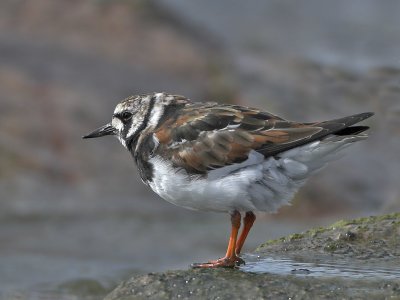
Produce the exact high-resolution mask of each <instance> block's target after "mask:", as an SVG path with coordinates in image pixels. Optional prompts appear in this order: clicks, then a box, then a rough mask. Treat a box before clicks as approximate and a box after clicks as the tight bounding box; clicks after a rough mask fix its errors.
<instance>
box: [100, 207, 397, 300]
mask: <svg viewBox="0 0 400 300" xmlns="http://www.w3.org/2000/svg"><path fill="white" fill-rule="evenodd" d="M399 236H400V213H397V214H390V215H384V216H378V217H368V218H360V219H356V220H352V221H339V222H337V223H335V224H333V225H331V226H329V227H326V228H316V229H312V230H309V231H307V232H304V233H300V234H293V235H290V236H287V237H284V238H281V239H278V240H273V241H268V242H266V243H265V244H263V245H261V246H260V247H259V248H258V249H257V250H256V254H257V257H258V258H259V259H260V258H265V257H268V256H269V255H276V254H280V255H282V253H284V255H285V256H287V257H290V256H292V257H297V259H299V257H302V259H307V260H308V261H310V262H311V261H316V259H317V258H318V260H321V259H323V258H324V257H325V258H328V257H329V258H331V259H332V257H334V258H335V259H338V260H340V259H346V261H347V262H348V264H349V265H351V264H352V263H353V261H354V262H360V261H362V262H363V263H369V262H370V261H373V262H374V267H376V268H379V267H380V262H381V263H382V265H385V266H386V265H388V264H389V265H393V266H395V265H396V264H398V263H399V260H400V251H399V248H400V247H399V246H400V238H399ZM243 270H245V268H240V269H215V270H199V269H193V270H190V269H189V270H179V271H168V272H165V273H150V274H147V275H137V276H133V277H132V278H130V279H129V280H126V281H124V282H122V283H121V284H120V285H119V286H118V287H117V288H116V289H114V291H112V292H111V293H110V294H109V295H108V296H107V297H106V298H105V299H106V300H130V299H132V300H133V299H189V298H193V299H270V298H273V299H316V298H318V299H324V298H330V299H338V298H357V299H367V298H368V299H377V298H379V299H382V298H396V299H397V298H398V297H400V283H399V280H398V279H396V276H393V277H389V276H388V277H384V278H379V277H378V276H377V277H370V278H363V277H362V276H353V277H351V276H343V277H340V276H330V277H329V276H315V275H314V276H313V275H312V274H313V272H312V271H310V270H307V269H298V270H292V272H289V273H288V274H273V273H255V272H243ZM369 271H372V272H373V269H372V270H369ZM296 274H297V275H296ZM399 276H400V273H399ZM397 278H398V277H397Z"/></svg>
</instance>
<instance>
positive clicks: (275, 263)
mask: <svg viewBox="0 0 400 300" xmlns="http://www.w3.org/2000/svg"><path fill="white" fill-rule="evenodd" d="M245 260H246V264H245V265H243V266H241V267H240V270H241V271H243V272H249V273H257V274H262V273H269V274H279V275H289V274H292V275H296V276H315V277H329V278H332V277H342V278H352V279H399V278H400V270H399V268H398V267H396V266H395V265H393V263H390V262H389V261H388V262H365V261H354V260H350V259H340V260H339V259H335V260H333V259H332V260H324V261H323V262H322V261H321V262H319V261H315V259H312V258H310V259H309V260H308V261H299V260H294V259H291V258H288V257H259V256H257V255H246V257H245ZM313 260H314V261H313Z"/></svg>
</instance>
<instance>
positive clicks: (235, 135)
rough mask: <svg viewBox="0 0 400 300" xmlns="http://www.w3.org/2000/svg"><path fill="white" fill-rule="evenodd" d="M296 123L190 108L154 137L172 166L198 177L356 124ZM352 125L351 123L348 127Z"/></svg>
mask: <svg viewBox="0 0 400 300" xmlns="http://www.w3.org/2000/svg"><path fill="white" fill-rule="evenodd" d="M349 118H354V117H348V118H347V119H346V118H343V119H339V120H336V121H331V122H321V123H313V124H311V123H309V124H304V123H296V122H290V121H287V120H284V119H282V118H279V117H277V116H275V115H272V114H270V113H267V112H262V111H259V110H257V109H251V108H247V107H241V106H232V105H218V104H213V103H210V104H194V105H192V106H190V107H187V108H185V109H182V110H180V111H179V112H178V113H176V114H175V115H174V116H173V117H172V116H171V117H170V118H168V119H167V120H165V122H164V124H163V125H162V126H160V127H159V129H158V130H156V132H155V133H154V135H155V137H156V138H157V140H158V141H159V147H158V151H163V153H164V155H167V157H168V158H169V159H171V160H172V162H173V164H174V165H175V166H178V167H182V168H184V169H186V170H187V171H190V172H193V173H198V174H203V173H205V172H206V171H207V170H212V169H217V168H221V167H224V166H227V165H231V164H235V163H240V162H243V161H245V160H246V159H247V158H248V156H249V153H250V151H251V150H255V151H257V152H259V153H261V154H263V155H264V156H265V157H269V156H272V155H277V154H278V153H280V152H282V151H285V150H288V149H291V148H293V147H296V146H299V145H302V144H306V143H309V142H312V141H314V140H317V139H320V138H322V137H323V136H326V135H328V134H330V133H333V132H337V131H340V130H341V129H343V128H346V127H347V126H349V125H351V124H354V123H356V122H357V121H355V120H352V119H349ZM353 121H354V122H353Z"/></svg>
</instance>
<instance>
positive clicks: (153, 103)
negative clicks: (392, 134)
mask: <svg viewBox="0 0 400 300" xmlns="http://www.w3.org/2000/svg"><path fill="white" fill-rule="evenodd" d="M372 115H373V113H370V112H367V113H361V114H357V115H352V116H348V117H344V118H340V119H336V120H331V121H323V122H315V123H298V122H291V121H287V120H285V119H283V118H281V117H278V116H276V115H273V114H271V113H268V112H265V111H261V110H259V109H255V108H249V107H244V106H239V105H230V104H218V103H214V102H207V103H196V102H192V101H190V100H189V99H187V98H185V97H183V96H178V95H170V94H166V93H154V94H147V95H138V96H131V97H129V98H126V99H124V100H123V101H121V102H120V103H119V104H118V105H117V106H116V108H115V110H114V114H113V116H112V121H111V123H108V124H106V125H104V126H102V127H100V128H98V129H96V130H95V131H93V132H92V133H90V134H88V135H86V136H84V137H83V138H96V137H101V136H105V135H115V136H116V137H117V138H118V139H119V141H120V142H121V143H122V145H123V146H124V147H125V148H126V149H127V150H128V151H129V152H130V153H131V154H132V156H133V158H134V160H135V162H136V165H137V168H138V170H139V174H140V177H141V179H142V181H143V182H144V183H145V184H146V185H148V186H150V188H151V189H152V190H153V191H154V192H155V193H157V194H158V195H159V196H161V197H162V198H164V199H165V200H166V201H168V202H171V203H173V204H176V205H179V206H182V207H185V208H189V209H194V210H203V211H216V212H227V213H229V214H230V216H231V224H232V230H231V235H230V239H229V244H228V249H227V252H226V255H225V257H223V258H220V259H217V260H213V261H209V262H207V263H202V264H196V265H194V266H195V267H203V268H213V267H233V266H235V265H238V264H240V263H242V262H243V261H242V260H241V259H240V257H239V254H240V252H241V250H242V247H243V244H244V242H245V240H246V237H247V235H248V233H249V231H250V229H251V227H252V225H253V223H254V221H255V219H256V216H255V214H254V212H256V211H264V212H275V211H276V210H277V209H278V208H279V207H281V206H282V205H285V204H288V203H289V201H290V200H291V198H292V197H293V195H294V193H295V192H296V191H297V190H298V189H299V187H300V186H301V185H302V184H304V182H305V181H306V179H307V178H308V177H310V175H312V174H313V173H315V171H317V170H319V169H321V168H322V167H323V166H324V165H325V163H327V162H328V161H330V160H332V159H334V158H335V157H337V156H338V153H339V151H341V150H342V149H344V148H346V147H347V146H349V145H350V144H351V143H353V142H356V141H360V140H363V139H365V138H366V137H367V135H366V134H365V133H364V134H361V133H362V132H364V131H365V130H367V129H368V128H369V127H367V126H353V125H354V124H356V123H358V122H360V121H362V120H364V119H366V118H369V117H371V116H372ZM241 213H243V214H244V218H243V222H244V226H243V229H242V232H241V234H240V236H239V235H238V233H239V229H240V223H241Z"/></svg>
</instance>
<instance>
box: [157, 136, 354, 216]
mask: <svg viewBox="0 0 400 300" xmlns="http://www.w3.org/2000/svg"><path fill="white" fill-rule="evenodd" d="M358 139H359V138H352V137H349V138H346V139H344V140H343V138H342V139H338V138H333V137H332V138H331V139H329V138H327V139H325V140H323V141H317V142H313V143H310V144H307V145H304V146H301V147H298V148H295V149H291V150H289V151H286V152H284V153H281V154H280V155H279V157H270V158H268V159H265V158H264V157H263V155H261V154H259V153H257V152H255V151H252V152H251V153H250V156H249V159H248V160H246V161H245V162H243V163H241V164H234V165H231V166H227V167H223V168H220V169H216V170H213V171H211V172H210V173H209V174H208V176H206V177H199V176H196V175H189V174H188V173H187V172H186V171H185V170H183V169H174V168H173V167H172V165H171V163H170V162H168V161H165V160H163V159H162V158H161V157H159V156H156V157H153V158H151V159H150V163H151V164H152V165H153V172H154V173H153V180H152V182H151V183H150V187H151V188H152V189H153V191H154V192H156V193H157V194H158V195H160V196H161V197H162V198H164V199H165V200H166V201H168V202H171V203H173V204H175V205H178V206H182V207H186V208H189V209H196V210H208V211H223V212H227V211H233V210H238V211H266V212H275V211H276V210H277V209H278V208H279V207H281V206H283V205H285V204H288V203H289V201H290V200H291V199H292V197H293V196H294V194H295V192H296V191H297V190H298V189H299V187H300V186H301V185H302V184H303V183H304V182H305V180H306V179H307V177H309V176H310V175H311V173H313V172H314V171H316V170H318V169H320V168H321V167H322V166H323V165H324V164H325V163H326V162H327V161H329V160H331V159H332V158H334V155H333V154H335V153H337V152H338V151H339V150H341V149H342V148H344V146H346V145H348V144H349V143H350V142H353V141H355V140H358Z"/></svg>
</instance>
